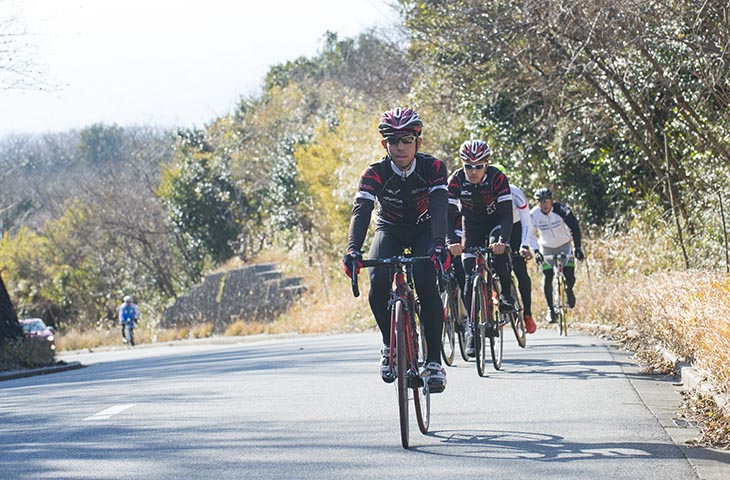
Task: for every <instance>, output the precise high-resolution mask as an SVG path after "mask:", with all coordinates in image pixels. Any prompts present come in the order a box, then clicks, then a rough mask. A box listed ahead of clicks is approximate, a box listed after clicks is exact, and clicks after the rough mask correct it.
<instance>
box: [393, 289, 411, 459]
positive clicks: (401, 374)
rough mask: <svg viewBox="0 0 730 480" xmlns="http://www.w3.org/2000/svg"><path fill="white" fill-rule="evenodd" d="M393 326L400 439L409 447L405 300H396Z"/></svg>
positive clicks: (405, 446)
mask: <svg viewBox="0 0 730 480" xmlns="http://www.w3.org/2000/svg"><path fill="white" fill-rule="evenodd" d="M392 315H393V318H392V319H391V326H392V325H395V345H396V347H395V348H396V352H395V366H396V372H397V381H396V392H397V394H398V415H399V417H400V439H401V444H402V445H403V448H408V378H407V376H406V372H407V371H408V353H407V348H408V346H407V343H406V328H405V321H406V317H407V316H406V315H405V314H404V312H403V302H401V301H398V302H395V305H394V308H393V313H392Z"/></svg>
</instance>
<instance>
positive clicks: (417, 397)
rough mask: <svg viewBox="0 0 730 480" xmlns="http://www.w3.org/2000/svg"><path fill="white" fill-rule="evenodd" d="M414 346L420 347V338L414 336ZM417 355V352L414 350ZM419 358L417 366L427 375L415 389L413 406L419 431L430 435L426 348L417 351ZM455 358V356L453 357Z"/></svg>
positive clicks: (421, 329)
mask: <svg viewBox="0 0 730 480" xmlns="http://www.w3.org/2000/svg"><path fill="white" fill-rule="evenodd" d="M418 327H419V330H420V334H421V338H422V339H423V338H426V336H425V333H424V327H423V324H422V323H421V322H420V318H419V322H418ZM412 345H413V346H414V347H415V346H416V345H418V338H417V337H415V336H414V338H413V340H412ZM414 353H416V350H414ZM417 353H418V358H417V359H416V362H415V363H416V365H419V366H422V367H423V368H422V369H421V370H419V372H424V373H425V374H426V375H421V382H422V383H423V385H422V386H421V387H419V386H418V385H416V386H414V387H413V404H414V406H415V407H416V420H418V429H419V430H420V431H421V433H428V427H429V425H430V424H431V392H430V391H429V389H428V375H427V374H428V371H427V370H426V358H427V356H426V348H425V347H424V348H421V349H418V350H417ZM452 357H453V355H452Z"/></svg>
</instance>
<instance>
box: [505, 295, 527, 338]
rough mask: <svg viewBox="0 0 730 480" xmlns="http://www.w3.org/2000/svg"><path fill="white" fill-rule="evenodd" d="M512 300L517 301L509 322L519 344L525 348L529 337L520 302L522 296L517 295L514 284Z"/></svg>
mask: <svg viewBox="0 0 730 480" xmlns="http://www.w3.org/2000/svg"><path fill="white" fill-rule="evenodd" d="M512 298H514V300H515V308H514V310H513V311H512V313H511V314H510V316H509V321H510V323H511V324H512V331H513V332H515V338H516V339H517V344H518V345H519V346H520V347H522V348H525V345H526V344H527V335H526V333H527V332H526V331H525V312H524V311H523V310H522V303H521V302H520V296H519V295H518V294H517V289H516V288H515V286H514V283H513V284H512Z"/></svg>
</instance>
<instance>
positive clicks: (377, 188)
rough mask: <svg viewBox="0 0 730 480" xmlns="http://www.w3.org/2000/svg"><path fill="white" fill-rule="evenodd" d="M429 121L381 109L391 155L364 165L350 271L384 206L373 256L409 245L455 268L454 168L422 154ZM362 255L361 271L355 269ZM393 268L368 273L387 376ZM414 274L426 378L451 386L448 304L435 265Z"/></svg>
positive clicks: (432, 384)
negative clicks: (451, 247)
mask: <svg viewBox="0 0 730 480" xmlns="http://www.w3.org/2000/svg"><path fill="white" fill-rule="evenodd" d="M422 129H423V122H422V121H421V118H420V117H419V115H418V113H416V112H415V111H414V110H413V109H411V108H395V109H393V110H390V111H387V112H385V113H383V115H382V116H381V118H380V124H379V125H378V130H379V131H380V134H381V135H382V136H383V139H382V140H381V142H380V143H381V145H382V146H383V148H384V149H385V151H386V155H385V156H384V157H383V158H382V159H381V160H380V161H378V162H376V163H373V164H371V165H370V166H369V167H367V168H366V169H365V171H364V172H363V174H362V176H361V177H360V182H359V187H358V191H357V194H356V196H355V201H354V205H353V207H352V217H351V219H350V231H349V240H348V246H347V253H346V254H345V256H344V258H343V265H344V268H345V273H346V274H347V276H349V277H352V275H353V273H354V274H357V273H358V272H359V270H360V268H361V264H360V259H362V251H361V249H362V245H363V243H364V242H365V237H366V234H367V231H368V226H369V225H370V218H371V215H372V212H373V209H374V208H375V202H376V201H377V202H378V204H379V208H378V211H377V223H376V227H375V236H374V238H373V240H372V244H371V246H370V253H369V254H368V255H369V257H370V258H387V257H392V256H396V255H401V254H402V253H403V249H404V248H406V247H410V248H411V251H412V254H413V255H414V256H425V255H426V254H428V255H429V256H431V259H432V260H433V262H434V264H438V261H440V262H441V263H442V264H443V266H444V268H449V263H450V261H451V257H450V256H449V251H448V250H447V249H446V247H445V237H446V211H447V209H448V193H447V187H446V180H447V176H448V172H447V170H446V166H445V165H444V164H443V162H441V160H439V159H437V158H434V157H432V156H431V155H427V154H425V153H421V152H419V151H418V150H419V148H420V147H421V142H422V139H421V130H422ZM353 260H356V266H355V272H353V271H352V270H351V268H352V261H353ZM389 273H390V269H389V268H388V266H380V267H376V268H373V269H372V270H371V271H370V293H369V296H368V299H369V301H370V309H371V310H372V312H373V315H374V316H375V321H376V322H377V324H378V327H379V328H380V332H381V334H382V340H383V347H382V349H381V360H380V375H381V378H382V379H383V381H385V382H386V383H391V382H393V381H394V380H395V377H393V376H392V371H393V370H392V369H391V368H390V365H389V361H390V314H389V312H388V300H389V292H390V287H391V280H392V278H390V275H389ZM413 279H414V282H415V284H416V292H417V293H418V298H419V300H420V303H421V322H422V323H423V326H424V329H425V337H426V345H427V347H428V348H427V354H428V358H427V363H426V366H425V368H426V369H427V370H428V373H429V376H428V384H429V388H430V390H431V392H432V393H438V392H441V391H443V390H444V388H445V387H446V372H445V371H444V369H443V368H442V367H441V363H440V362H441V358H440V355H441V330H442V325H443V317H444V311H443V304H442V303H441V296H440V295H439V292H438V288H437V285H436V271H435V265H432V264H431V263H427V264H414V266H413Z"/></svg>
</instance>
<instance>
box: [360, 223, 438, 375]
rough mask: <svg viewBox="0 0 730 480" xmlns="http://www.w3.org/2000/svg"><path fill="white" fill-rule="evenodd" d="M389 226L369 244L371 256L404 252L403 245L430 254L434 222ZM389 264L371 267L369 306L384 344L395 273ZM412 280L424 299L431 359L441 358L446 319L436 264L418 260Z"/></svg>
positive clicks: (423, 318) (387, 340) (417, 253)
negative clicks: (389, 300)
mask: <svg viewBox="0 0 730 480" xmlns="http://www.w3.org/2000/svg"><path fill="white" fill-rule="evenodd" d="M388 228H389V230H387V231H386V230H377V231H376V232H375V237H374V238H373V243H372V246H371V247H370V253H369V254H368V255H369V258H386V257H392V256H395V255H400V254H402V253H403V248H404V247H406V246H410V247H411V249H412V254H413V256H423V255H428V249H429V248H430V246H431V225H430V224H429V223H426V224H425V225H424V226H421V225H419V226H416V227H414V226H410V227H409V228H407V229H403V228H397V227H393V226H388ZM389 273H390V269H389V267H388V266H382V267H376V268H373V269H371V270H370V294H369V296H368V299H369V300H370V309H371V310H372V311H373V315H374V316H375V321H376V322H377V323H378V327H379V328H380V333H381V334H382V335H383V345H389V344H390V312H389V311H388V298H389V294H390V289H391V280H392V277H391V276H390V275H389ZM413 281H414V282H415V284H416V292H417V293H418V298H419V300H420V302H421V322H423V326H424V328H425V330H426V345H427V347H428V359H427V360H428V361H429V362H436V363H441V362H440V355H441V329H442V325H443V319H444V310H443V305H442V304H441V296H440V295H439V291H438V287H437V285H436V271H435V270H434V268H433V264H431V263H430V262H429V263H417V264H415V265H413Z"/></svg>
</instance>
